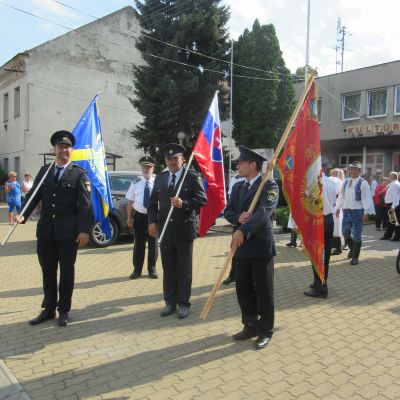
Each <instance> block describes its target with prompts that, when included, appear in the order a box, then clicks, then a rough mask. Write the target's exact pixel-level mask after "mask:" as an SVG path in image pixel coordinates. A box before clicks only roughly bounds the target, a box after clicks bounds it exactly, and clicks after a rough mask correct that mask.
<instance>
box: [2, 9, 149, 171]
mask: <svg viewBox="0 0 400 400" xmlns="http://www.w3.org/2000/svg"><path fill="white" fill-rule="evenodd" d="M139 32H140V27H139V22H138V20H137V18H136V14H135V11H134V9H133V8H132V7H125V8H123V9H121V10H119V11H116V12H114V13H112V14H110V15H107V16H105V17H103V18H100V19H98V20H96V21H94V22H92V23H89V24H87V25H84V26H82V27H80V28H78V29H76V30H74V31H71V32H69V33H67V34H65V35H62V36H60V37H58V38H56V39H53V40H51V41H49V42H46V43H43V44H41V45H39V46H37V47H35V48H33V49H31V50H28V51H26V52H24V53H20V54H17V55H16V56H15V57H14V58H12V59H11V60H10V61H8V62H7V63H6V64H4V65H3V66H2V67H0V166H1V167H2V168H3V169H4V170H5V171H9V170H16V171H17V172H18V173H19V176H20V177H21V175H23V173H24V172H25V171H29V172H31V173H33V174H35V173H36V171H37V170H38V169H39V167H40V166H41V165H43V154H44V153H51V152H52V148H51V145H50V143H49V138H50V135H51V134H52V133H53V132H54V131H56V130H61V129H66V130H70V131H72V129H73V128H74V127H75V125H76V123H77V122H78V120H79V119H80V117H81V116H82V114H83V112H84V111H85V109H86V108H87V107H88V105H89V103H90V101H91V100H92V99H93V97H94V96H95V95H96V94H99V102H98V103H99V109H100V118H101V123H102V131H103V136H104V142H105V147H106V152H108V153H112V154H114V155H117V156H121V158H118V159H117V160H116V169H119V170H130V169H137V167H138V159H139V157H140V153H139V151H138V150H136V149H135V141H134V139H133V138H132V137H131V136H130V134H129V131H130V130H131V129H132V128H133V127H134V126H135V125H136V124H137V123H138V122H140V121H141V116H140V115H139V114H138V113H137V112H136V110H135V109H134V108H133V107H132V105H131V104H130V102H129V98H130V97H132V96H133V86H132V85H133V83H132V64H140V63H142V62H143V61H142V59H141V56H140V53H139V51H138V50H137V49H136V48H135V38H137V37H138V34H139ZM114 160H115V159H114Z"/></svg>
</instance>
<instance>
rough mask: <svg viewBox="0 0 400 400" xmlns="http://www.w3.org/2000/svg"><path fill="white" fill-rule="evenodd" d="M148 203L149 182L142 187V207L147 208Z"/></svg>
mask: <svg viewBox="0 0 400 400" xmlns="http://www.w3.org/2000/svg"><path fill="white" fill-rule="evenodd" d="M149 201H150V187H149V181H146V184H145V185H144V193H143V206H144V207H145V208H147V207H148V205H149Z"/></svg>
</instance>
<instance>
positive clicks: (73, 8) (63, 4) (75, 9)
mask: <svg viewBox="0 0 400 400" xmlns="http://www.w3.org/2000/svg"><path fill="white" fill-rule="evenodd" d="M51 1H52V2H53V3H56V4H60V5H61V6H64V7H67V8H70V9H71V10H74V11H77V12H78V13H80V14H83V15H86V16H88V17H91V18H94V19H99V17H96V16H94V15H92V14H88V13H87V12H85V11H82V10H78V9H77V8H75V7H72V6H70V5H68V4H65V3H62V2H61V1H58V0H51Z"/></svg>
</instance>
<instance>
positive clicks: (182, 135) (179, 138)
mask: <svg viewBox="0 0 400 400" xmlns="http://www.w3.org/2000/svg"><path fill="white" fill-rule="evenodd" d="M176 136H177V137H178V140H179V144H180V145H181V146H182V142H183V140H184V139H185V137H186V134H185V132H182V131H180V132H178V133H177V135H176Z"/></svg>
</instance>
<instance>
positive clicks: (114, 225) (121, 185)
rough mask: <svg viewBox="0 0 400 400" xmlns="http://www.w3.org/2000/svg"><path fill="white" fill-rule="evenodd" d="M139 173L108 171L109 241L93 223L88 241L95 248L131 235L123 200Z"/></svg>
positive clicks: (97, 225)
mask: <svg viewBox="0 0 400 400" xmlns="http://www.w3.org/2000/svg"><path fill="white" fill-rule="evenodd" d="M141 175H142V173H141V172H140V171H110V172H109V173H108V178H109V181H110V189H111V196H112V199H113V208H112V209H111V210H110V214H109V215H110V223H111V233H112V237H111V239H107V237H106V235H105V234H104V232H103V231H102V230H101V227H100V223H99V222H94V223H93V226H92V229H91V232H90V239H91V241H92V243H93V244H94V245H95V246H97V247H106V246H110V245H111V244H113V243H114V242H115V241H116V240H117V238H119V237H121V236H123V235H132V234H133V230H132V229H130V228H129V227H128V225H127V223H126V219H127V214H126V205H127V203H128V200H127V199H126V198H125V195H126V193H127V192H128V189H129V186H130V185H131V183H132V181H133V180H135V179H136V178H138V177H139V176H141Z"/></svg>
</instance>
